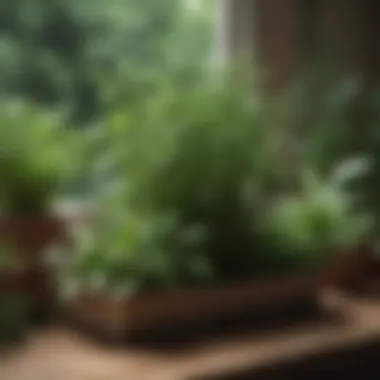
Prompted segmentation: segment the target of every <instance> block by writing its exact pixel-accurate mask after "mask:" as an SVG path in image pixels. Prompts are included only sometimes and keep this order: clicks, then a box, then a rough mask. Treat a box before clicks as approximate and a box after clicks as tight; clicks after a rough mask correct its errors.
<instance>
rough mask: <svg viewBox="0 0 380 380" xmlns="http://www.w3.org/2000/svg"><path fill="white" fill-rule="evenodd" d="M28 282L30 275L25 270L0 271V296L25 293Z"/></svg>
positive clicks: (7, 269) (4, 269)
mask: <svg viewBox="0 0 380 380" xmlns="http://www.w3.org/2000/svg"><path fill="white" fill-rule="evenodd" d="M27 282H28V273H27V271H26V270H25V269H10V268H1V269H0V294H9V293H18V292H24V291H25V290H26V289H27Z"/></svg>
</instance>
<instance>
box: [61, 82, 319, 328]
mask: <svg viewBox="0 0 380 380" xmlns="http://www.w3.org/2000/svg"><path fill="white" fill-rule="evenodd" d="M247 84H248V83H242V82H241V81H235V80H234V79H233V80H232V79H231V78H225V80H223V81H220V82H219V81H218V82H217V83H210V82H208V81H206V82H205V83H197V84H195V85H194V87H192V86H190V87H189V88H188V91H187V92H185V93H179V92H178V91H177V90H176V88H175V86H173V87H171V86H168V87H165V88H164V89H163V90H162V91H163V92H162V93H161V94H160V96H158V97H157V96H155V97H153V99H147V101H146V103H145V104H140V105H139V107H137V108H135V109H132V110H128V109H127V110H126V109H123V110H120V111H117V112H116V111H115V114H112V115H110V117H109V119H107V120H106V121H107V123H108V124H107V125H106V128H103V131H104V133H105V135H104V136H103V137H102V136H101V139H102V138H103V141H104V144H102V146H103V155H100V157H99V160H96V161H94V162H95V164H96V166H95V168H94V173H95V174H96V175H95V177H97V179H98V180H97V181H95V182H94V183H97V185H98V186H99V187H97V189H96V190H97V191H99V192H100V196H101V197H100V198H101V203H102V207H101V209H102V210H103V213H100V214H98V218H97V220H96V221H94V223H91V225H89V226H87V230H85V231H84V234H83V235H82V236H81V235H79V237H77V238H74V242H73V250H72V252H73V254H72V256H71V262H69V265H68V274H67V276H65V277H66V281H64V282H65V283H68V284H69V285H72V284H76V285H77V287H76V290H77V291H76V292H74V298H73V301H72V302H69V309H70V312H71V314H72V315H75V317H76V319H79V320H81V321H84V323H85V324H87V325H90V326H92V327H93V328H95V329H103V330H106V331H108V332H113V333H114V334H115V335H119V334H127V333H134V332H136V331H144V330H146V329H150V328H153V327H154V326H155V327H162V326H164V325H165V326H168V325H169V326H174V325H176V324H187V323H192V322H194V321H198V322H199V321H202V320H204V321H210V320H211V321H212V320H215V319H218V318H220V317H226V316H228V315H232V314H239V313H243V312H244V311H248V310H250V309H256V310H258V309H266V308H267V309H271V308H273V307H274V305H277V306H278V305H284V304H286V303H289V304H291V303H293V302H294V303H297V302H304V301H305V300H307V302H310V301H311V302H314V301H316V299H317V297H316V295H317V275H316V276H310V271H309V272H308V271H305V270H304V266H303V265H301V264H302V263H303V262H304V259H303V258H301V259H299V258H298V257H296V259H294V257H295V256H294V254H293V253H292V252H290V254H289V252H285V251H284V250H283V249H282V248H281V247H280V248H279V247H278V246H276V247H274V246H272V245H271V244H269V241H270V239H271V238H272V233H271V232H272V230H271V228H272V227H269V224H268V225H266V223H264V221H265V214H266V210H267V209H268V207H269V206H270V205H271V204H272V202H273V199H274V198H276V197H277V196H278V195H279V194H282V193H283V191H284V189H287V188H288V185H287V178H286V175H285V174H284V172H283V171H282V162H281V160H278V154H277V153H278V148H279V141H278V137H279V135H278V133H277V131H276V129H275V128H273V125H271V123H270V122H269V121H268V120H270V118H269V119H268V113H267V108H266V106H265V104H263V102H262V98H261V97H260V96H258V95H257V94H253V93H252V89H251V88H249V86H246V85H247ZM100 135H101V133H100ZM100 178H102V179H103V181H102V180H100ZM105 178H107V181H105V180H104V179H105ZM104 184H105V185H104ZM77 232H78V233H79V230H78V231H77ZM308 254H310V252H305V255H308ZM323 254H324V252H322V253H321V255H323ZM309 265H310V266H311V268H309V269H313V268H315V267H314V266H315V263H314V262H311V260H309Z"/></svg>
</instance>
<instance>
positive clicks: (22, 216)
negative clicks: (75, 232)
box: [0, 102, 71, 293]
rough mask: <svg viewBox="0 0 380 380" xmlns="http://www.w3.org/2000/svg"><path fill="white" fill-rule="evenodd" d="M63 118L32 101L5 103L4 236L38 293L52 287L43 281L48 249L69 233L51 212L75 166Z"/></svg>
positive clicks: (0, 143) (1, 126)
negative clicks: (44, 254) (24, 264)
mask: <svg viewBox="0 0 380 380" xmlns="http://www.w3.org/2000/svg"><path fill="white" fill-rule="evenodd" d="M60 124H61V122H60V119H59V117H58V116H55V115H51V114H49V113H47V112H42V111H40V110H38V109H36V108H34V107H32V106H29V105H26V104H22V103H16V102H10V103H6V102H3V103H2V105H1V116H0V152H1V154H0V175H1V184H0V212H1V216H0V238H1V241H2V242H3V243H4V244H10V245H11V246H14V247H15V249H17V250H18V251H19V252H20V254H23V255H24V258H25V261H26V262H27V265H28V268H29V271H30V286H31V289H34V290H35V292H37V293H38V292H40V291H42V292H44V291H45V289H46V287H47V285H46V284H41V281H42V282H43V281H44V280H43V278H44V275H43V273H41V270H43V269H42V267H41V266H40V264H41V256H42V252H43V250H44V248H46V246H47V245H49V244H50V243H53V242H54V241H55V240H58V239H62V237H63V235H64V226H63V224H62V222H61V220H60V219H59V218H58V217H57V216H56V215H54V214H53V213H52V212H51V203H52V201H53V199H54V197H55V196H56V195H57V192H58V191H59V189H60V187H61V185H62V184H63V182H64V180H66V179H68V178H69V174H70V169H71V167H70V166H71V165H70V164H71V161H70V159H69V158H68V157H69V156H70V155H69V154H68V151H67V149H68V147H69V146H70V145H69V144H68V139H69V138H70V137H69V135H68V134H67V133H66V131H65V130H64V129H63V126H62V125H60ZM39 285H41V286H39ZM31 291H32V290H31Z"/></svg>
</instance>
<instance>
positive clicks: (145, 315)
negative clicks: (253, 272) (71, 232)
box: [67, 273, 318, 337]
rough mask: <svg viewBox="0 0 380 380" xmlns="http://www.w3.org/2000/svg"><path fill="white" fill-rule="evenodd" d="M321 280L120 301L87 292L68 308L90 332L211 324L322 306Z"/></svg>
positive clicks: (303, 277) (291, 279) (292, 278)
mask: <svg viewBox="0 0 380 380" xmlns="http://www.w3.org/2000/svg"><path fill="white" fill-rule="evenodd" d="M317 301H318V276H317V275H310V274H306V273H305V274H296V275H289V276H283V277H275V278H267V279H262V280H253V281H247V282H241V283H232V284H225V285H215V286H210V287H206V288H195V289H182V290H181V289H179V290H172V291H163V292H155V293H141V294H137V295H135V296H132V297H125V298H123V299H117V298H114V297H112V296H111V295H109V294H104V293H103V294H102V293H85V294H81V295H79V296H78V297H77V298H76V299H74V300H73V301H71V302H70V303H69V304H68V306H67V312H68V316H69V317H70V319H71V320H73V321H74V322H77V323H79V324H80V325H81V326H84V327H85V328H87V329H90V330H93V331H95V332H99V333H105V334H109V335H112V336H124V337H128V336H134V335H136V334H139V333H141V332H142V333H144V331H152V330H160V329H167V328H172V327H180V328H181V327H182V328H184V327H186V326H190V325H194V324H200V323H202V322H204V323H208V324H210V323H213V322H214V321H215V322H218V320H220V319H223V318H225V317H233V316H234V315H244V314H246V313H249V314H250V315H254V314H255V313H256V314H259V313H263V312H265V311H269V310H273V309H276V307H277V311H278V310H282V309H281V307H283V308H285V309H286V307H287V306H286V305H290V304H296V303H297V302H299V303H300V302H301V303H302V302H310V303H312V304H314V303H315V304H317V303H318V302H317Z"/></svg>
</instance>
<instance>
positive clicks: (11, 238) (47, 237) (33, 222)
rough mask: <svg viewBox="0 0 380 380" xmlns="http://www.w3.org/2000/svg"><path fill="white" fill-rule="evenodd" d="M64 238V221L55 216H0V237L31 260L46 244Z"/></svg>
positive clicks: (34, 258)
mask: <svg viewBox="0 0 380 380" xmlns="http://www.w3.org/2000/svg"><path fill="white" fill-rule="evenodd" d="M64 238H65V226H64V223H63V222H62V221H61V220H60V219H59V218H57V217H55V216H50V215H42V216H30V217H29V216H27V217H17V216H15V217H13V216H9V217H7V216H5V217H4V216H3V217H1V218H0V239H1V240H3V241H4V242H6V243H9V244H10V245H11V246H14V247H15V248H16V249H17V250H19V251H20V253H22V254H23V255H25V258H26V259H27V260H28V261H31V262H33V261H35V260H38V259H39V257H40V254H41V252H42V251H43V249H44V248H46V247H47V246H48V245H50V244H53V243H55V242H58V241H61V240H63V239H64Z"/></svg>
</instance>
